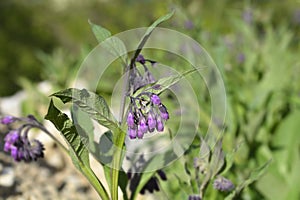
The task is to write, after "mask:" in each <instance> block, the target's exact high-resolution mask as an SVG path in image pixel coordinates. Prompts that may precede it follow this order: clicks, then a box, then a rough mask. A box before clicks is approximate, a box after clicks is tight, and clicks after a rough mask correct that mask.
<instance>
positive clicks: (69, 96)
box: [51, 88, 118, 130]
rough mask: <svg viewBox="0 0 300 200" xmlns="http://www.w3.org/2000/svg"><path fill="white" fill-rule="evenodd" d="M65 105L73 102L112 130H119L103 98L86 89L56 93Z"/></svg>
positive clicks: (70, 89) (71, 89)
mask: <svg viewBox="0 0 300 200" xmlns="http://www.w3.org/2000/svg"><path fill="white" fill-rule="evenodd" d="M51 96H55V97H58V98H59V99H61V100H62V102H63V103H68V102H72V103H74V104H76V105H77V106H78V107H80V108H81V110H82V111H84V112H86V113H87V114H88V115H89V116H90V117H91V118H92V119H94V120H96V121H97V122H98V123H99V124H101V125H102V126H105V127H107V128H109V129H111V130H116V129H117V128H118V123H117V120H116V119H115V118H114V117H113V115H112V113H111V111H110V109H109V107H108V105H107V103H106V101H105V100H104V98H103V97H101V96H99V95H97V94H95V93H93V92H89V91H87V90H85V89H82V90H79V89H75V88H69V89H66V90H62V91H60V92H57V93H54V94H52V95H51Z"/></svg>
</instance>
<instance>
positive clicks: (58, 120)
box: [45, 100, 90, 168]
mask: <svg viewBox="0 0 300 200" xmlns="http://www.w3.org/2000/svg"><path fill="white" fill-rule="evenodd" d="M45 119H47V120H50V121H51V122H52V123H53V124H54V125H55V127H56V129H57V130H59V131H60V133H61V134H62V136H63V137H64V138H65V140H66V142H67V144H68V145H69V152H70V154H71V156H72V157H73V159H76V160H75V161H76V162H74V165H75V166H76V167H77V168H80V167H79V166H78V164H79V163H78V161H79V162H80V163H82V164H84V165H86V166H87V167H89V165H90V163H89V156H88V155H89V152H88V150H87V148H86V147H85V145H84V144H83V142H82V141H81V137H80V135H79V134H78V133H77V130H76V127H75V126H74V124H73V122H72V121H71V120H70V119H69V117H68V116H67V115H66V114H64V113H62V112H60V110H58V109H57V108H56V107H55V105H54V104H53V101H52V100H51V102H50V105H49V109H48V113H47V115H46V116H45ZM73 161H74V160H73Z"/></svg>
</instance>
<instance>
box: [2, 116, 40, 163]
mask: <svg viewBox="0 0 300 200" xmlns="http://www.w3.org/2000/svg"><path fill="white" fill-rule="evenodd" d="M16 121H19V122H23V124H22V125H21V126H20V127H19V128H17V129H13V130H10V131H9V132H8V133H7V134H6V136H5V137H4V151H5V152H8V153H10V155H11V157H13V159H14V160H15V161H22V160H23V161H25V162H30V161H35V160H37V159H38V158H42V157H43V156H44V152H43V151H44V150H45V148H44V146H43V144H42V143H41V142H40V141H38V140H35V139H33V140H29V138H28V132H29V130H30V129H31V128H34V127H36V128H40V129H42V130H44V129H43V127H42V125H41V124H40V123H39V122H38V121H37V120H36V119H35V118H34V117H33V116H32V115H29V116H28V117H27V118H17V117H7V116H6V117H4V118H2V119H1V123H2V124H5V125H8V124H11V123H14V122H16Z"/></svg>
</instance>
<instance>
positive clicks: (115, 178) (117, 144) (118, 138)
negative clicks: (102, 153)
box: [111, 129, 126, 200]
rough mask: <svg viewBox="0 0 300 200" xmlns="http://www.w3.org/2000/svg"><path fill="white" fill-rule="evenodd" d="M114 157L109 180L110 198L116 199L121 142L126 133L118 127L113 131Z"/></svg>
mask: <svg viewBox="0 0 300 200" xmlns="http://www.w3.org/2000/svg"><path fill="white" fill-rule="evenodd" d="M113 135H114V140H113V141H114V145H115V150H114V157H113V161H112V168H111V170H112V173H111V174H112V182H111V197H112V200H117V199H118V181H119V170H120V168H121V163H122V151H123V144H124V141H125V136H126V134H125V133H124V132H123V131H122V130H121V129H118V130H116V131H115V132H114V134H113Z"/></svg>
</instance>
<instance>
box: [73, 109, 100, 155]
mask: <svg viewBox="0 0 300 200" xmlns="http://www.w3.org/2000/svg"><path fill="white" fill-rule="evenodd" d="M71 115H72V119H73V123H74V125H75V127H76V129H77V132H78V134H79V135H80V136H81V138H82V141H83V143H84V144H85V145H86V146H87V147H88V148H89V150H90V151H92V152H95V151H96V148H97V147H96V146H95V143H94V141H93V140H94V125H93V122H92V120H91V118H90V117H89V115H88V114H87V113H86V112H84V111H82V110H81V109H80V108H79V107H78V106H76V105H73V107H72V108H71Z"/></svg>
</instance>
